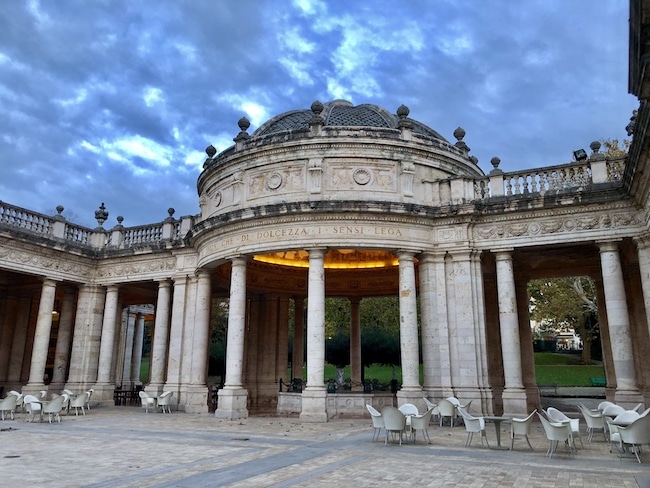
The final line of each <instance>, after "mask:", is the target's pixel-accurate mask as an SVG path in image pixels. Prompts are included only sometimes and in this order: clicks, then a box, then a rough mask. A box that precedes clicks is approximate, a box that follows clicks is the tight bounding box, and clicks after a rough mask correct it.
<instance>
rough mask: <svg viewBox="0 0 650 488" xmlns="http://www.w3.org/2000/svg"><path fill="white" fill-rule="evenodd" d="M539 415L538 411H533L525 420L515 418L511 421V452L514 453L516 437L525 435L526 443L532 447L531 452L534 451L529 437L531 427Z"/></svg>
mask: <svg viewBox="0 0 650 488" xmlns="http://www.w3.org/2000/svg"><path fill="white" fill-rule="evenodd" d="M536 413H537V409H535V410H533V411H532V412H531V413H530V415H529V416H528V417H526V418H524V419H518V418H513V419H511V421H510V450H511V451H512V449H513V447H514V445H515V436H516V435H523V436H524V437H525V438H526V442H527V443H528V447H530V450H531V451H533V450H534V449H533V446H532V445H531V444H530V439H528V436H529V435H530V428H531V425H532V424H533V420H534V415H535V414H536Z"/></svg>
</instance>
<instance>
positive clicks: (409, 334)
mask: <svg viewBox="0 0 650 488" xmlns="http://www.w3.org/2000/svg"><path fill="white" fill-rule="evenodd" d="M414 256H415V253H413V252H410V251H397V259H398V261H399V315H400V325H399V338H400V349H401V356H402V388H401V389H400V390H399V391H398V392H397V401H398V403H399V404H400V405H401V404H404V403H415V404H420V403H421V402H422V396H423V392H422V387H421V386H420V355H419V348H418V344H419V341H418V314H417V300H416V288H415V263H414V259H413V258H414Z"/></svg>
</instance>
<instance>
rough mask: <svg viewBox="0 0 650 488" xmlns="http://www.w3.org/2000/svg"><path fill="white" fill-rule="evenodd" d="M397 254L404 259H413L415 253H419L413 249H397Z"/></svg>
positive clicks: (398, 257) (400, 258)
mask: <svg viewBox="0 0 650 488" xmlns="http://www.w3.org/2000/svg"><path fill="white" fill-rule="evenodd" d="M395 254H397V259H399V260H402V259H410V260H413V258H415V255H416V254H417V252H416V251H411V250H408V249H396V250H395Z"/></svg>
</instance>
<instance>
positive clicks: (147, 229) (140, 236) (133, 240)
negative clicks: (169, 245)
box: [124, 223, 163, 247]
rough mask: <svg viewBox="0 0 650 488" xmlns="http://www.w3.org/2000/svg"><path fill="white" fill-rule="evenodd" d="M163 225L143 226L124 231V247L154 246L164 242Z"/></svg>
mask: <svg viewBox="0 0 650 488" xmlns="http://www.w3.org/2000/svg"><path fill="white" fill-rule="evenodd" d="M162 236H163V224H162V223H160V224H152V225H142V226H139V227H130V228H127V229H124V247H131V246H136V245H142V244H152V243H156V242H159V241H160V240H162Z"/></svg>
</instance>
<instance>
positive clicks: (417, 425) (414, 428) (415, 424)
mask: <svg viewBox="0 0 650 488" xmlns="http://www.w3.org/2000/svg"><path fill="white" fill-rule="evenodd" d="M432 414H433V408H430V409H429V410H427V411H426V412H424V413H423V414H422V415H413V416H412V417H411V439H412V440H413V442H415V435H416V434H417V432H418V431H421V432H422V437H423V438H424V439H426V440H427V442H428V443H429V444H431V438H430V437H429V431H428V429H429V422H430V421H431V415H432Z"/></svg>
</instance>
